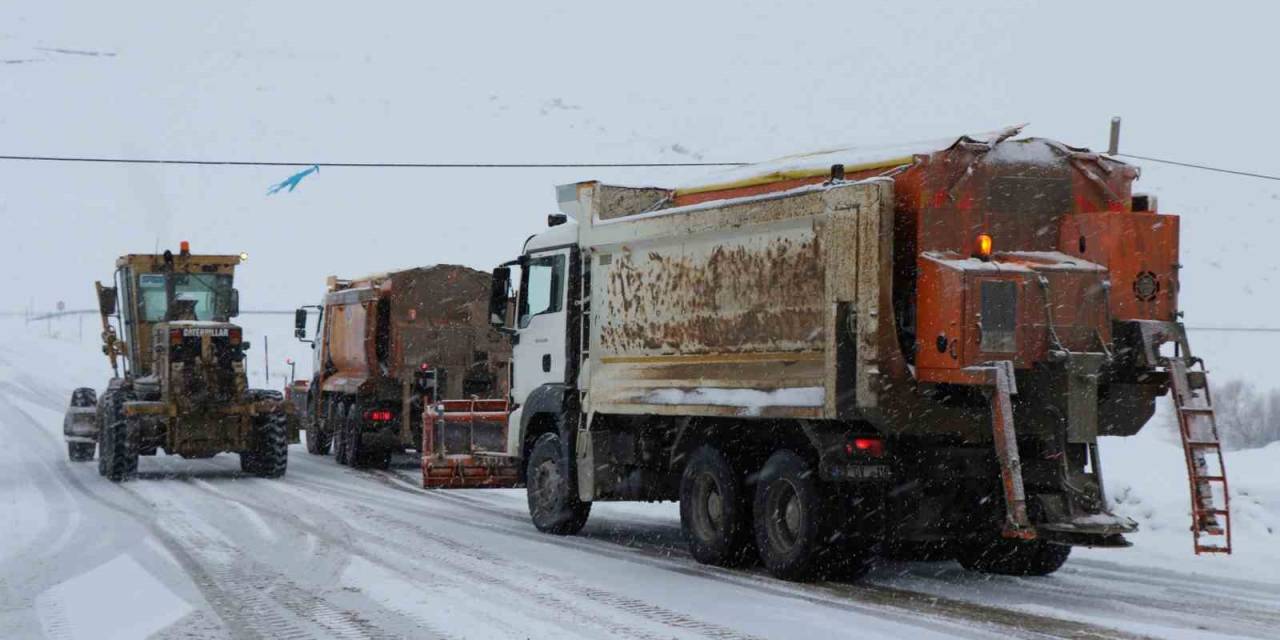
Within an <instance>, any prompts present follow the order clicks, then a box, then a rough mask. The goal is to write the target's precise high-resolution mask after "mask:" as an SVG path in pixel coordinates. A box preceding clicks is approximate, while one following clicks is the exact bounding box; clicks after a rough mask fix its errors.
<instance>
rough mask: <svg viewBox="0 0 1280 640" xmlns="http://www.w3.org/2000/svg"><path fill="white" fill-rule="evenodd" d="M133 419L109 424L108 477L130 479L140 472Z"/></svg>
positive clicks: (115, 480) (121, 479)
mask: <svg viewBox="0 0 1280 640" xmlns="http://www.w3.org/2000/svg"><path fill="white" fill-rule="evenodd" d="M131 422H132V421H131V420H127V419H120V420H116V421H115V422H112V423H111V424H109V425H107V427H106V430H107V431H108V436H107V440H108V444H107V455H106V456H105V457H106V458H107V473H106V475H107V479H108V480H110V481H112V482H121V481H123V480H128V479H130V478H132V477H134V476H136V475H137V474H138V441H137V429H136V428H133V429H131V428H130V427H132V426H134V425H132V424H131Z"/></svg>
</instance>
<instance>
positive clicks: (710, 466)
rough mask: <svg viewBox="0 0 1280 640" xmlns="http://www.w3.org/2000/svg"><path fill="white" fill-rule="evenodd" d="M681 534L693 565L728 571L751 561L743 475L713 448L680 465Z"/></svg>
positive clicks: (697, 453) (694, 453)
mask: <svg viewBox="0 0 1280 640" xmlns="http://www.w3.org/2000/svg"><path fill="white" fill-rule="evenodd" d="M680 528H681V529H682V530H683V531H684V535H685V538H687V539H688V540H689V553H690V554H692V555H693V558H694V559H695V560H697V561H698V562H701V563H703V564H710V565H716V566H722V567H731V566H742V565H744V564H746V563H747V562H748V561H749V560H750V559H751V556H752V552H753V551H754V546H753V540H752V531H751V500H750V499H749V498H748V497H747V492H746V489H745V487H744V486H743V483H742V474H740V473H738V472H736V471H735V470H734V469H733V467H732V466H731V465H730V464H729V461H728V460H726V459H725V457H724V455H723V454H722V453H720V451H718V450H716V449H714V448H712V447H709V446H703V447H700V448H698V449H697V450H696V451H694V452H693V453H692V454H691V455H690V456H689V462H688V464H686V465H685V468H684V474H683V475H682V476H681V480H680Z"/></svg>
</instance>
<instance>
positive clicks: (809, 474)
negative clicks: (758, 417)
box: [754, 449, 830, 580]
mask: <svg viewBox="0 0 1280 640" xmlns="http://www.w3.org/2000/svg"><path fill="white" fill-rule="evenodd" d="M813 477H814V472H813V470H812V469H811V468H810V466H809V464H808V463H807V462H805V461H804V459H803V458H801V457H800V456H799V455H797V454H796V453H795V452H793V451H788V450H785V449H784V450H782V451H778V452H777V453H774V454H773V455H772V456H770V457H769V460H768V461H767V462H765V465H764V469H763V470H762V471H761V472H760V479H759V481H758V484H757V485H756V496H755V504H754V512H755V513H754V516H755V518H754V519H755V536H756V547H757V548H758V549H759V551H760V559H761V560H762V561H763V562H764V565H765V568H767V569H768V570H769V573H771V574H773V575H774V576H775V577H778V578H782V579H784V580H804V579H807V578H809V577H811V576H812V575H813V574H814V573H815V572H816V570H817V569H819V568H820V567H819V561H820V560H821V559H822V556H823V555H824V551H825V550H826V544H827V541H828V539H829V538H830V536H829V535H828V530H829V529H830V527H829V525H828V523H827V521H826V518H824V517H823V504H824V501H823V498H822V495H821V492H820V491H819V489H818V486H817V483H815V482H814V480H813Z"/></svg>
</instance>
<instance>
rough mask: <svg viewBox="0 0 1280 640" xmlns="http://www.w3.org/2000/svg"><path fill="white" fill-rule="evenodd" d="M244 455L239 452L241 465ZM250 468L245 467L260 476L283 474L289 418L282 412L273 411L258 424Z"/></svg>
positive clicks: (287, 455) (285, 465)
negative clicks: (255, 444) (255, 445)
mask: <svg viewBox="0 0 1280 640" xmlns="http://www.w3.org/2000/svg"><path fill="white" fill-rule="evenodd" d="M244 455H245V454H241V458H240V460H241V466H242V467H243V463H244ZM251 459H252V461H253V462H252V467H253V468H252V469H245V471H249V472H250V473H252V474H254V475H256V476H258V477H260V478H279V477H282V476H284V473H285V470H286V469H287V468H288V466H289V419H288V418H287V417H286V416H285V415H284V414H283V413H275V414H272V415H271V416H269V417H268V418H267V419H266V420H264V421H263V422H262V423H261V424H260V425H258V438H257V447H255V450H254V451H253V454H252V458H251Z"/></svg>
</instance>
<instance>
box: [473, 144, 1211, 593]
mask: <svg viewBox="0 0 1280 640" xmlns="http://www.w3.org/2000/svg"><path fill="white" fill-rule="evenodd" d="M1016 133H1017V130H1016V129H1009V130H1006V131H1002V132H997V133H993V134H990V135H984V136H975V137H968V136H966V137H961V138H958V139H952V140H950V141H947V142H943V143H938V144H934V145H914V146H908V147H902V148H897V149H890V150H887V151H885V152H881V153H872V154H867V153H862V152H859V151H857V150H853V151H848V152H843V153H842V152H836V153H832V154H829V155H827V156H812V157H804V158H800V159H799V161H798V162H796V165H797V166H792V165H789V164H781V165H779V166H774V167H768V166H766V167H750V168H747V169H744V170H742V175H739V176H736V177H731V178H726V180H725V181H724V182H722V183H717V184H711V185H702V186H695V187H689V188H682V189H669V188H635V187H620V186H612V185H607V184H602V183H599V182H581V183H577V184H570V185H565V186H562V187H560V188H559V189H558V196H559V198H558V199H559V203H560V209H561V211H562V212H563V214H556V215H552V216H551V217H550V219H549V223H550V224H551V228H549V229H547V230H546V231H544V232H542V233H539V234H537V235H535V236H532V237H531V238H529V240H528V241H527V242H526V243H525V246H524V250H523V252H522V253H521V255H520V256H519V257H518V258H517V259H516V260H513V261H511V262H510V263H508V264H506V265H504V266H502V267H500V268H499V269H497V270H495V280H496V281H497V282H496V286H495V291H494V296H493V300H492V304H491V312H492V314H493V316H494V317H495V318H496V319H497V320H499V321H500V322H504V323H505V324H504V327H505V330H506V331H508V332H509V333H510V334H512V336H513V340H514V341H515V346H514V350H513V359H514V363H513V371H514V374H513V382H512V388H511V402H512V405H513V407H514V410H513V411H512V413H511V417H510V434H511V438H510V447H511V449H512V453H516V454H519V455H520V456H522V458H523V459H524V460H525V466H524V469H523V473H524V476H525V480H526V482H527V487H528V502H529V511H530V515H531V517H532V520H533V523H534V525H535V526H536V527H537V528H538V529H540V530H542V531H545V532H550V533H557V534H569V533H574V532H576V531H578V530H579V529H580V528H581V527H582V526H583V525H584V523H585V522H586V521H587V518H588V514H589V513H590V508H591V505H592V503H593V502H596V501H602V500H679V502H680V514H681V523H682V526H683V529H684V532H685V536H686V537H687V538H688V541H689V547H690V550H691V552H692V555H693V557H694V558H696V559H697V560H699V561H701V562H706V563H711V564H721V565H731V564H738V563H743V562H747V561H749V560H750V559H751V558H752V557H754V556H758V557H759V558H760V559H761V560H762V561H763V563H764V565H765V566H766V567H767V568H768V569H769V570H770V571H771V572H772V573H774V574H775V575H777V576H780V577H785V578H802V577H806V576H810V575H813V574H814V573H815V572H817V571H821V570H828V569H838V570H840V571H845V572H853V573H855V574H856V573H857V572H860V571H862V570H864V569H865V567H866V566H867V560H868V559H869V558H872V557H874V556H876V555H878V554H881V553H886V552H889V553H902V554H904V555H916V554H919V553H927V554H929V555H933V556H935V557H936V556H938V555H946V556H950V557H954V558H958V559H959V561H960V562H961V564H963V565H964V566H965V567H967V568H970V569H973V570H978V571H985V572H993V573H1005V574H1018V575H1042V574H1047V573H1050V572H1053V571H1055V570H1057V569H1058V568H1059V567H1060V566H1061V565H1062V563H1063V562H1064V561H1065V560H1066V559H1067V556H1068V554H1069V552H1070V550H1071V547H1072V546H1074V545H1087V546H1097V547H1120V546H1127V545H1128V542H1127V541H1126V540H1125V537H1124V534H1126V533H1129V532H1132V531H1134V530H1135V529H1136V527H1137V525H1136V523H1134V522H1133V521H1132V520H1130V519H1128V518H1124V517H1119V516H1116V515H1114V514H1112V513H1111V512H1110V511H1108V506H1107V501H1106V495H1105V491H1104V483H1103V474H1102V468H1103V467H1102V461H1101V459H1100V457H1099V455H1098V446H1097V441H1098V437H1099V436H1104V435H1115V436H1127V435H1133V434H1135V433H1137V432H1138V430H1139V429H1141V428H1142V426H1143V425H1144V424H1145V423H1146V422H1147V420H1148V419H1149V418H1150V417H1151V415H1152V413H1153V411H1154V407H1155V401H1156V398H1157V397H1158V396H1160V395H1164V394H1166V393H1168V392H1169V390H1170V388H1172V389H1173V390H1174V392H1175V396H1176V404H1177V406H1178V407H1179V416H1180V418H1181V419H1182V424H1183V435H1184V442H1186V443H1187V447H1186V450H1187V463H1188V468H1189V470H1190V472H1191V479H1192V480H1191V486H1192V506H1193V530H1194V531H1196V535H1197V538H1196V540H1197V547H1196V549H1197V552H1200V551H1228V550H1229V548H1230V547H1229V544H1230V538H1229V529H1228V525H1229V521H1228V518H1229V515H1228V514H1227V512H1226V508H1225V504H1221V502H1219V501H1225V495H1224V494H1225V491H1224V489H1225V474H1224V473H1222V472H1221V471H1220V462H1221V461H1220V457H1218V455H1217V450H1216V448H1215V446H1216V433H1215V430H1214V428H1213V423H1212V405H1211V404H1210V403H1209V402H1208V394H1207V390H1206V384H1205V379H1204V375H1203V373H1202V372H1199V371H1191V369H1192V368H1193V367H1196V366H1198V365H1199V361H1198V360H1197V359H1195V358H1193V357H1192V356H1191V354H1190V351H1189V347H1188V345H1187V341H1186V335H1185V332H1184V330H1183V327H1182V325H1181V324H1180V322H1179V320H1178V313H1177V312H1178V305H1177V296H1178V262H1179V259H1178V238H1179V236H1178V218H1177V217H1176V216H1172V215H1168V214H1164V213H1160V212H1158V211H1157V210H1156V208H1155V201H1154V199H1153V198H1149V197H1146V196H1141V195H1136V194H1134V193H1133V192H1132V190H1131V186H1132V182H1133V181H1134V180H1135V179H1136V178H1137V175H1138V172H1137V169H1136V168H1134V167H1132V166H1129V165H1126V164H1124V163H1122V162H1120V161H1117V160H1115V159H1113V158H1110V157H1107V156H1104V155H1100V154H1096V153H1090V152H1088V151H1087V150H1083V149H1077V148H1072V147H1068V146H1066V145H1063V144H1061V143H1057V142H1054V141H1051V140H1045V139H1038V138H1028V139H1012V136H1014V135H1015V134H1016ZM517 272H518V273H519V276H518V279H516V275H515V274H516V273H517ZM508 282H509V283H510V284H511V287H510V288H511V289H513V290H514V293H508V288H507V286H506V285H507V283H508ZM512 300H514V302H515V309H516V312H515V314H514V317H513V318H510V322H507V318H506V310H507V309H508V306H509V305H508V303H509V302H510V301H512ZM1175 347H1176V349H1175ZM1215 465H1217V466H1216V467H1215ZM1215 468H1216V469H1217V470H1215ZM1202 536H1203V539H1202ZM1209 538H1216V539H1218V540H1219V541H1220V542H1219V543H1218V544H1216V545H1215V544H1212V543H1210V542H1208V541H1207V539H1209Z"/></svg>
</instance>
